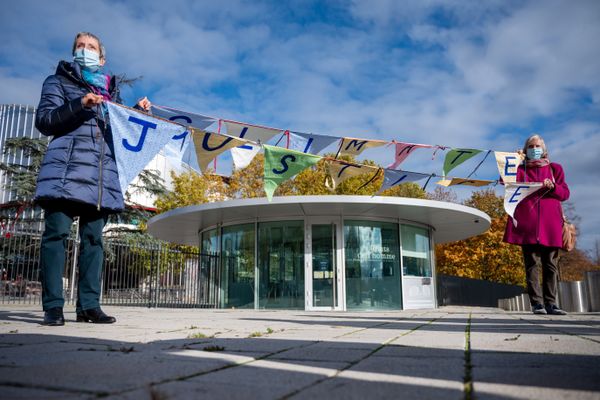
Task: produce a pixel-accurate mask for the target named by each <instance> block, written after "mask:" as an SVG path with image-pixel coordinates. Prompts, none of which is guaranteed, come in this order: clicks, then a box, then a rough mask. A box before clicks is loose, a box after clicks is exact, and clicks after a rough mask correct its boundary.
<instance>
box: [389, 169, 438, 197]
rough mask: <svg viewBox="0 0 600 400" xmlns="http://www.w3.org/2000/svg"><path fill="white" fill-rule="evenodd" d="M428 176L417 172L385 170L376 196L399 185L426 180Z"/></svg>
mask: <svg viewBox="0 0 600 400" xmlns="http://www.w3.org/2000/svg"><path fill="white" fill-rule="evenodd" d="M429 176H431V175H430V174H421V173H418V172H408V171H402V170H399V169H385V170H384V175H383V183H382V184H381V187H380V188H379V191H378V192H377V194H379V193H381V192H383V191H384V190H387V189H389V188H391V187H394V186H396V185H399V184H401V183H406V182H414V181H418V180H419V179H423V178H427V177H429Z"/></svg>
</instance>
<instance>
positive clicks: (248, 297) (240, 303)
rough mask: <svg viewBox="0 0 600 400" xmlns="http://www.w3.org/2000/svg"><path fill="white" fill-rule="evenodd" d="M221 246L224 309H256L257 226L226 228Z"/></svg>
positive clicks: (245, 225)
mask: <svg viewBox="0 0 600 400" xmlns="http://www.w3.org/2000/svg"><path fill="white" fill-rule="evenodd" d="M221 243H222V248H221V267H222V269H221V273H222V276H221V306H222V307H227V308H228V307H238V308H254V224H244V225H234V226H226V227H224V228H223V230H222V237H221Z"/></svg>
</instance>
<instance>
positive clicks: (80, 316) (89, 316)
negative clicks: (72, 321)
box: [77, 307, 117, 324]
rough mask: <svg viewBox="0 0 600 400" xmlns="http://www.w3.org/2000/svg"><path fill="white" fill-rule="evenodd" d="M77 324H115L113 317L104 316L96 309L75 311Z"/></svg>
mask: <svg viewBox="0 0 600 400" xmlns="http://www.w3.org/2000/svg"><path fill="white" fill-rule="evenodd" d="M77 322H92V323H94V324H112V323H115V322H117V319H116V318H115V317H111V316H108V315H106V314H104V311H102V309H100V307H98V308H92V309H90V310H82V311H77Z"/></svg>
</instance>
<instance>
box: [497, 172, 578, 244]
mask: <svg viewBox="0 0 600 400" xmlns="http://www.w3.org/2000/svg"><path fill="white" fill-rule="evenodd" d="M546 178H548V179H552V180H554V189H552V190H550V191H548V189H546V188H542V189H540V190H538V191H537V192H535V193H533V194H531V195H530V196H527V197H526V198H525V199H524V200H523V201H522V202H521V203H519V205H518V206H517V208H516V210H515V215H514V216H515V219H516V220H517V225H518V227H517V228H515V226H514V224H513V222H512V219H511V218H510V217H509V218H508V222H507V224H506V231H505V232H504V241H505V242H508V243H512V244H520V245H523V244H541V245H544V246H547V247H562V221H563V220H562V212H561V205H560V202H561V201H565V200H568V199H569V194H570V192H569V187H568V186H567V184H566V183H565V173H564V171H563V168H562V166H561V165H560V164H556V163H551V164H550V165H545V166H543V167H527V168H525V167H524V166H523V165H521V166H519V169H518V170H517V182H543V181H544V179H546Z"/></svg>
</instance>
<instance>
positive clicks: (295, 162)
mask: <svg viewBox="0 0 600 400" xmlns="http://www.w3.org/2000/svg"><path fill="white" fill-rule="evenodd" d="M263 147H264V149H265V193H266V194H267V198H268V199H269V201H271V200H272V199H273V192H275V189H277V186H279V185H280V184H281V183H282V182H285V181H287V180H288V179H290V178H291V177H293V176H294V175H296V174H297V173H299V172H301V171H303V170H305V169H306V168H308V167H310V166H312V165H315V164H316V163H318V162H319V160H320V159H321V158H323V157H321V156H315V155H312V154H306V153H301V152H299V151H293V150H288V149H284V148H282V147H275V146H268V145H264V146H263Z"/></svg>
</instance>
